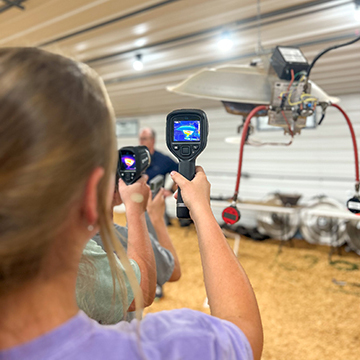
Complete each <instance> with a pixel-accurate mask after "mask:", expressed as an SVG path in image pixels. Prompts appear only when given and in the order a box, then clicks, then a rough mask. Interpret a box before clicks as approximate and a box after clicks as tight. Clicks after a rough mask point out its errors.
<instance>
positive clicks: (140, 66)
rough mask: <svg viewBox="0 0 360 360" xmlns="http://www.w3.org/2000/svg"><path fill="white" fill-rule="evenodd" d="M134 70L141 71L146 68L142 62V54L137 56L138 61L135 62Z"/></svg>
mask: <svg viewBox="0 0 360 360" xmlns="http://www.w3.org/2000/svg"><path fill="white" fill-rule="evenodd" d="M133 68H134V69H135V70H136V71H141V70H142V69H143V68H144V64H143V62H142V59H141V55H140V54H138V55H136V60H135V61H134V62H133Z"/></svg>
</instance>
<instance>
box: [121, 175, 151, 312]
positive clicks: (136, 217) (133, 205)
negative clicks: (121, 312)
mask: <svg viewBox="0 0 360 360" xmlns="http://www.w3.org/2000/svg"><path fill="white" fill-rule="evenodd" d="M146 180H147V176H142V177H141V178H140V179H139V180H138V181H137V182H136V183H134V184H132V185H126V184H125V183H124V182H123V181H122V180H121V179H120V181H119V191H120V195H121V199H122V201H123V203H124V204H125V209H126V219H127V224H128V245H127V255H128V258H129V259H133V260H135V261H136V263H137V264H138V265H139V268H140V272H141V282H140V287H141V289H142V291H143V296H144V306H145V307H146V306H149V305H151V304H152V302H153V301H154V298H155V290H156V266H155V258H154V252H153V249H152V246H151V243H150V238H149V233H148V230H147V226H146V222H145V210H146V205H147V200H148V196H149V186H148V185H146ZM133 309H134V304H131V306H130V308H129V311H132V310H133Z"/></svg>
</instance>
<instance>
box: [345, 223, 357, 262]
mask: <svg viewBox="0 0 360 360" xmlns="http://www.w3.org/2000/svg"><path fill="white" fill-rule="evenodd" d="M346 230H347V234H348V239H347V242H348V244H349V247H350V249H351V250H353V251H355V252H356V253H357V254H358V255H360V219H359V221H357V220H351V221H349V222H348V223H347V225H346Z"/></svg>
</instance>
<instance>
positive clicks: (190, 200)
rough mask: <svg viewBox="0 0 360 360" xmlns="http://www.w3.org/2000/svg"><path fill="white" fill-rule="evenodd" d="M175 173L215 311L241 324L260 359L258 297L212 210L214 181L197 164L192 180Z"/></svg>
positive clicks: (261, 340)
mask: <svg viewBox="0 0 360 360" xmlns="http://www.w3.org/2000/svg"><path fill="white" fill-rule="evenodd" d="M171 176H172V179H173V180H174V181H175V182H176V183H177V185H178V186H179V187H180V189H181V195H182V198H183V200H184V203H185V205H186V206H187V207H188V208H189V210H190V215H191V218H192V219H193V221H194V223H195V226H196V230H197V233H198V240H199V248H200V254H201V262H202V266H203V271H204V280H205V287H206V293H207V296H208V301H209V305H210V310H211V314H212V315H213V316H216V317H218V318H221V319H224V320H228V321H230V322H232V323H233V324H235V325H236V326H238V327H239V328H240V329H241V330H242V331H243V332H244V334H245V335H246V337H247V339H248V340H249V343H250V345H251V348H252V350H253V354H254V359H260V358H261V352H262V347H263V331H262V325H261V318H260V313H259V309H258V306H257V302H256V298H255V295H254V292H253V290H252V287H251V284H250V282H249V280H248V278H247V276H246V273H245V271H244V269H243V268H242V266H241V265H240V263H239V261H238V259H237V258H236V256H235V255H234V253H233V251H232V250H231V248H230V246H229V245H228V243H227V241H226V239H225V237H224V235H223V233H222V231H221V229H220V227H219V225H218V224H217V222H216V220H215V218H214V215H213V213H212V211H211V207H210V183H209V182H208V181H207V178H206V175H205V173H204V170H203V169H202V168H201V167H197V168H196V175H195V178H194V179H193V180H192V181H188V180H187V179H185V178H184V177H183V176H182V175H180V174H179V173H177V172H172V173H171Z"/></svg>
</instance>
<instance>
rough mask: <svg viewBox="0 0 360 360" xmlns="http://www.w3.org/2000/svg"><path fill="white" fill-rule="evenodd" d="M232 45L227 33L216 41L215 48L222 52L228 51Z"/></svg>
mask: <svg viewBox="0 0 360 360" xmlns="http://www.w3.org/2000/svg"><path fill="white" fill-rule="evenodd" d="M233 45H234V42H233V41H232V39H231V37H230V34H229V33H228V32H225V33H223V35H222V36H221V39H220V40H219V41H218V43H217V46H218V48H219V49H220V50H222V51H228V50H230V49H231V48H232V47H233Z"/></svg>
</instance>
